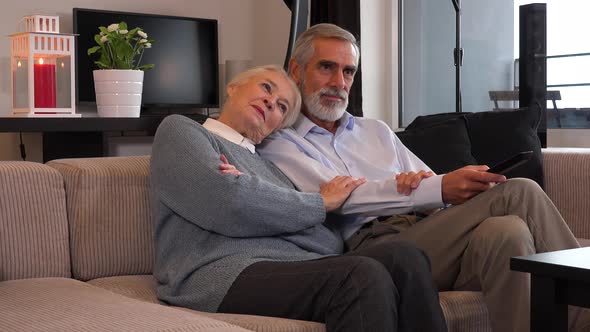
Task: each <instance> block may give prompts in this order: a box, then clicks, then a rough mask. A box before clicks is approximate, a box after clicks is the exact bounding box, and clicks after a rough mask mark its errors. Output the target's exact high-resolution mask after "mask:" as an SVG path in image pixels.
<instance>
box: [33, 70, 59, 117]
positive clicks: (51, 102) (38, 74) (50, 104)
mask: <svg viewBox="0 0 590 332" xmlns="http://www.w3.org/2000/svg"><path fill="white" fill-rule="evenodd" d="M39 62H40V63H36V64H35V108H55V96H56V94H55V65H54V64H51V63H43V60H40V61H39Z"/></svg>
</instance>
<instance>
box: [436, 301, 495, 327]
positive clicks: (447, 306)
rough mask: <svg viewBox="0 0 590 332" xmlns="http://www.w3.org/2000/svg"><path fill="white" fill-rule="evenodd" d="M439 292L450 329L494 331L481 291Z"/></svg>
mask: <svg viewBox="0 0 590 332" xmlns="http://www.w3.org/2000/svg"><path fill="white" fill-rule="evenodd" d="M438 294H439V298H440V306H441V308H442V311H443V313H444V315H445V319H446V321H447V327H448V330H449V331H477V332H491V331H492V327H491V324H490V318H489V314H488V309H487V307H486V305H485V302H484V301H483V294H482V293H481V292H466V291H450V292H440V293H438Z"/></svg>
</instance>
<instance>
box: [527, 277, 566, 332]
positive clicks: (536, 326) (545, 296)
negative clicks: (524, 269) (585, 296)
mask: <svg viewBox="0 0 590 332" xmlns="http://www.w3.org/2000/svg"><path fill="white" fill-rule="evenodd" d="M557 288H558V287H557V282H556V281H555V280H554V279H551V278H547V277H542V276H535V275H533V276H531V332H560V331H563V332H567V304H562V303H558V302H560V301H559V299H558V289H557Z"/></svg>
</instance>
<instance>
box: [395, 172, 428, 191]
mask: <svg viewBox="0 0 590 332" xmlns="http://www.w3.org/2000/svg"><path fill="white" fill-rule="evenodd" d="M433 175H434V173H433V172H430V171H428V172H426V171H419V172H418V173H415V172H410V173H400V174H398V175H396V176H395V180H396V181H397V192H398V193H400V194H403V195H406V196H409V195H410V194H411V193H412V190H414V189H416V188H418V186H419V185H420V182H422V179H426V178H429V177H431V176H433Z"/></svg>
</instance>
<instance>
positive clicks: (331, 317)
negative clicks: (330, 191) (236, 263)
mask: <svg viewBox="0 0 590 332" xmlns="http://www.w3.org/2000/svg"><path fill="white" fill-rule="evenodd" d="M218 311H219V312H226V313H239V314H254V315H264V316H273V317H284V318H291V319H299V320H308V321H315V322H321V323H325V324H326V330H327V332H332V331H350V332H362V331H370V332H380V331H384V332H385V331H387V332H391V331H416V332H418V331H431V332H436V331H446V329H447V328H446V323H445V320H444V316H443V314H442V310H441V308H440V305H439V301H438V293H437V290H436V287H435V286H434V282H433V280H432V276H431V271H430V262H429V260H428V257H427V256H426V255H425V254H424V253H423V252H422V251H421V250H419V249H417V248H416V247H415V246H413V245H411V244H408V243H405V242H401V241H399V242H398V241H395V242H393V241H392V242H388V243H380V244H376V245H369V246H366V247H363V248H362V249H357V250H353V251H350V252H348V253H346V254H344V255H341V256H332V257H327V258H322V259H317V260H311V261H301V262H266V261H265V262H258V263H255V264H252V265H251V266H249V267H248V268H246V269H245V270H244V271H243V272H242V273H241V274H240V275H239V276H238V278H237V279H236V281H235V282H234V283H233V285H232V287H231V288H230V290H229V291H228V293H227V294H226V296H225V297H224V299H223V301H222V303H221V305H220V307H219V310H218Z"/></svg>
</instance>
